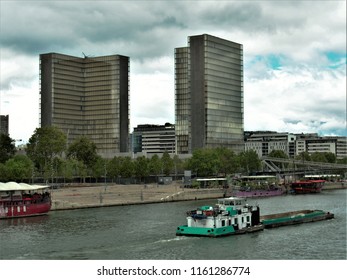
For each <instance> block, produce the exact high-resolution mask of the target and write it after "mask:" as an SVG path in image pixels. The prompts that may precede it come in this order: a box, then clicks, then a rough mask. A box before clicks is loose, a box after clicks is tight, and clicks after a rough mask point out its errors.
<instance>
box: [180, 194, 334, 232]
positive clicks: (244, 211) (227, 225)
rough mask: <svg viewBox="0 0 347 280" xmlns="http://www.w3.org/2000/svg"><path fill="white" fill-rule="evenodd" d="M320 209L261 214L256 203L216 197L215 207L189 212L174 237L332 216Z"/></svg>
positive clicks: (248, 229) (243, 229)
mask: <svg viewBox="0 0 347 280" xmlns="http://www.w3.org/2000/svg"><path fill="white" fill-rule="evenodd" d="M333 218H334V214H332V213H330V212H324V211H322V210H300V211H292V212H285V213H277V214H271V215H264V216H260V209H259V206H258V205H255V206H251V205H248V204H247V202H246V199H245V198H240V197H229V198H223V199H218V203H217V204H216V206H209V205H206V206H201V207H199V208H197V209H196V210H192V211H188V212H187V216H186V220H187V224H186V225H181V226H178V227H177V229H176V235H177V236H182V235H184V236H207V237H221V236H227V235H235V234H243V233H252V232H257V231H261V230H264V228H275V227H281V226H288V225H295V224H301V223H309V222H316V221H322V220H328V219H333Z"/></svg>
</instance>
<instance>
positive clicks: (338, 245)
mask: <svg viewBox="0 0 347 280" xmlns="http://www.w3.org/2000/svg"><path fill="white" fill-rule="evenodd" d="M346 193H347V192H346V190H334V191H323V192H322V193H320V194H314V195H286V196H279V197H271V198H257V199H248V204H250V205H252V204H255V203H258V204H259V206H260V209H261V214H264V215H265V214H270V213H278V212H285V211H292V210H301V209H321V210H325V211H330V212H332V213H334V214H335V219H333V220H326V221H321V222H316V223H307V224H301V225H295V226H287V227H282V228H275V229H265V230H264V231H263V232H257V233H252V234H244V235H236V236H228V237H223V238H216V239H215V238H206V237H176V236H175V230H176V227H177V226H179V225H182V224H185V212H186V211H188V210H193V209H195V208H196V207H197V206H201V205H209V204H210V205H214V204H215V203H216V200H204V201H184V202H174V203H160V204H146V205H131V206H116V207H104V208H92V209H81V210H68V211H52V212H50V213H49V215H47V216H41V217H32V218H20V219H12V220H0V259H2V260H17V259H29V260H37V259H54V260H64V259H77V260H84V259H91V260H99V259H105V260H136V259H163V260H175V259H181V260H182V259H205V260H207V259H214V260H220V259H226V260H227V259H235V260H238V259H239V260H267V259H280V260H292V259H313V260H319V259H332V260H337V259H342V260H344V259H346Z"/></svg>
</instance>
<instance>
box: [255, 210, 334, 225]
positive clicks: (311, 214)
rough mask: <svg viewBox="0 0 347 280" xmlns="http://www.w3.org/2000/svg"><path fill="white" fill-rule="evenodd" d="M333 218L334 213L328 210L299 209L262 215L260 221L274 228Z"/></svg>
mask: <svg viewBox="0 0 347 280" xmlns="http://www.w3.org/2000/svg"><path fill="white" fill-rule="evenodd" d="M333 218H334V214H332V213H330V212H324V211H321V210H301V211H295V212H286V213H279V214H273V215H266V216H262V217H261V218H260V221H261V222H262V224H263V225H264V227H265V228H276V227H281V226H289V225H296V224H302V223H310V222H317V221H323V220H329V219H333Z"/></svg>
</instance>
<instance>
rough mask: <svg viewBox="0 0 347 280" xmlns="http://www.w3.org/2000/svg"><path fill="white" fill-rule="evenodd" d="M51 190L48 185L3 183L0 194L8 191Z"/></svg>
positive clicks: (0, 185) (0, 184)
mask: <svg viewBox="0 0 347 280" xmlns="http://www.w3.org/2000/svg"><path fill="white" fill-rule="evenodd" d="M45 188H49V186H46V185H43V186H41V185H28V184H25V183H16V182H8V183H1V182H0V192H6V191H34V190H39V189H45Z"/></svg>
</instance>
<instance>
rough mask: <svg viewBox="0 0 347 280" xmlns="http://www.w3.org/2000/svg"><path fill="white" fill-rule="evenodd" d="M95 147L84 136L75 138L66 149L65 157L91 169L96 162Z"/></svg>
mask: <svg viewBox="0 0 347 280" xmlns="http://www.w3.org/2000/svg"><path fill="white" fill-rule="evenodd" d="M97 156H98V155H97V152H96V145H95V144H94V142H92V141H91V140H90V139H89V138H87V137H86V136H81V137H79V138H77V139H76V140H75V141H74V142H73V143H72V144H71V145H70V146H69V148H68V151H67V157H68V158H74V159H77V160H78V161H81V162H83V163H84V164H85V166H86V167H87V168H90V169H91V168H92V167H93V165H94V163H95V162H96V160H97Z"/></svg>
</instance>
